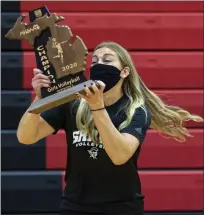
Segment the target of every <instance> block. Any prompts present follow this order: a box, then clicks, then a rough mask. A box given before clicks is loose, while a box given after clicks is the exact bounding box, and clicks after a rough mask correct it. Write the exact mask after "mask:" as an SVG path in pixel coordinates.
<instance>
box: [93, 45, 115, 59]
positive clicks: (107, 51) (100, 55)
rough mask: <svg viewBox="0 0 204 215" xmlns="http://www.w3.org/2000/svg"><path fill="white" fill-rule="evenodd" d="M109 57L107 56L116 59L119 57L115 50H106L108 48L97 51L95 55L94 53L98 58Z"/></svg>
mask: <svg viewBox="0 0 204 215" xmlns="http://www.w3.org/2000/svg"><path fill="white" fill-rule="evenodd" d="M105 54H106V55H107V54H110V55H113V56H114V57H117V54H116V53H115V52H114V51H113V50H111V49H109V48H106V47H104V48H100V49H97V50H96V51H95V52H94V53H93V55H95V56H97V57H99V58H100V57H103V55H105Z"/></svg>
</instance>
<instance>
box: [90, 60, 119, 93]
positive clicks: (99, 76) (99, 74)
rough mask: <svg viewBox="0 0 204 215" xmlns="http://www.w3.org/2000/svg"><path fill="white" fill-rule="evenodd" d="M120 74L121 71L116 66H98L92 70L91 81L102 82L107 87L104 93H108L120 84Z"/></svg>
mask: <svg viewBox="0 0 204 215" xmlns="http://www.w3.org/2000/svg"><path fill="white" fill-rule="evenodd" d="M120 73H121V71H120V70H119V69H117V68H116V67H114V66H111V65H104V64H96V65H94V66H92V67H91V69H90V79H91V80H93V81H95V80H98V81H102V82H103V83H104V84H105V85H106V87H105V89H104V92H107V91H108V90H110V89H111V88H113V87H114V86H115V85H116V84H117V83H118V81H119V80H120Z"/></svg>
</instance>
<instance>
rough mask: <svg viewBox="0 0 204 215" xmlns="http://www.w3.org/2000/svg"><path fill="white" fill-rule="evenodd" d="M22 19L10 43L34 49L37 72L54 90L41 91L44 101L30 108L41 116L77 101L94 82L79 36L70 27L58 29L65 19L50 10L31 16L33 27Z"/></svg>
mask: <svg viewBox="0 0 204 215" xmlns="http://www.w3.org/2000/svg"><path fill="white" fill-rule="evenodd" d="M24 18H25V16H24V15H22V16H20V17H19V18H18V19H17V21H16V23H15V24H14V26H13V28H12V29H10V30H9V31H8V33H7V34H6V35H5V37H6V38H8V39H16V40H27V41H28V42H29V44H30V45H31V46H32V47H33V49H34V52H35V57H36V64H37V68H38V69H40V70H41V71H42V72H43V74H44V75H47V76H48V77H49V78H50V80H51V86H50V87H48V88H42V89H41V99H40V100H38V101H36V102H34V103H32V104H31V106H30V107H29V108H28V112H30V113H41V112H43V111H45V110H48V109H51V108H53V107H57V106H59V105H62V104H64V103H67V102H69V101H71V100H74V99H76V98H77V97H76V93H77V92H79V93H82V94H85V91H84V89H85V88H86V87H90V86H91V85H92V84H93V83H94V81H92V80H87V79H86V77H85V75H84V72H85V70H86V58H87V55H88V50H87V48H86V46H85V44H84V42H83V41H82V39H81V38H80V37H79V36H76V37H75V38H74V36H73V34H72V32H71V29H70V28H69V27H68V26H64V25H57V24H56V23H58V22H59V21H61V20H64V17H62V16H58V15H57V14H55V13H53V14H51V13H50V12H49V10H48V8H47V7H46V6H43V7H41V8H38V9H35V10H32V11H30V12H29V19H30V23H28V24H27V23H24V22H23V20H24Z"/></svg>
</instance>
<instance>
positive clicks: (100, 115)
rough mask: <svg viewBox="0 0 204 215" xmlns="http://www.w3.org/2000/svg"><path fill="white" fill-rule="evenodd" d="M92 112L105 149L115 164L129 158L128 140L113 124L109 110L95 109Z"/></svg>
mask: <svg viewBox="0 0 204 215" xmlns="http://www.w3.org/2000/svg"><path fill="white" fill-rule="evenodd" d="M92 114H93V118H94V122H95V125H96V127H97V129H98V132H99V135H100V138H101V140H102V142H103V145H104V149H105V150H106V152H107V154H108V156H109V157H110V158H111V160H112V161H113V162H114V163H115V164H117V163H121V162H122V161H124V160H127V158H128V155H129V148H128V146H127V140H125V137H124V136H123V135H122V134H121V133H120V132H119V131H118V130H117V129H116V127H115V126H114V125H113V123H112V121H111V119H110V117H109V115H108V113H107V111H106V110H102V111H96V112H95V111H93V112H92Z"/></svg>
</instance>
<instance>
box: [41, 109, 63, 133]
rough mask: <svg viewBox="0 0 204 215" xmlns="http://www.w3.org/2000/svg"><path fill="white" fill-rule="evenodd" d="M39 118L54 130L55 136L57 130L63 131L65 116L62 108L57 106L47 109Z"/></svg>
mask: <svg viewBox="0 0 204 215" xmlns="http://www.w3.org/2000/svg"><path fill="white" fill-rule="evenodd" d="M41 117H42V118H43V119H44V120H45V121H46V122H47V123H48V124H49V125H50V126H51V127H53V129H54V130H55V132H54V133H53V134H56V133H57V132H58V130H60V129H64V127H65V126H64V125H65V114H64V109H63V108H62V106H58V107H55V108H52V109H49V110H47V111H45V112H43V113H41Z"/></svg>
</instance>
